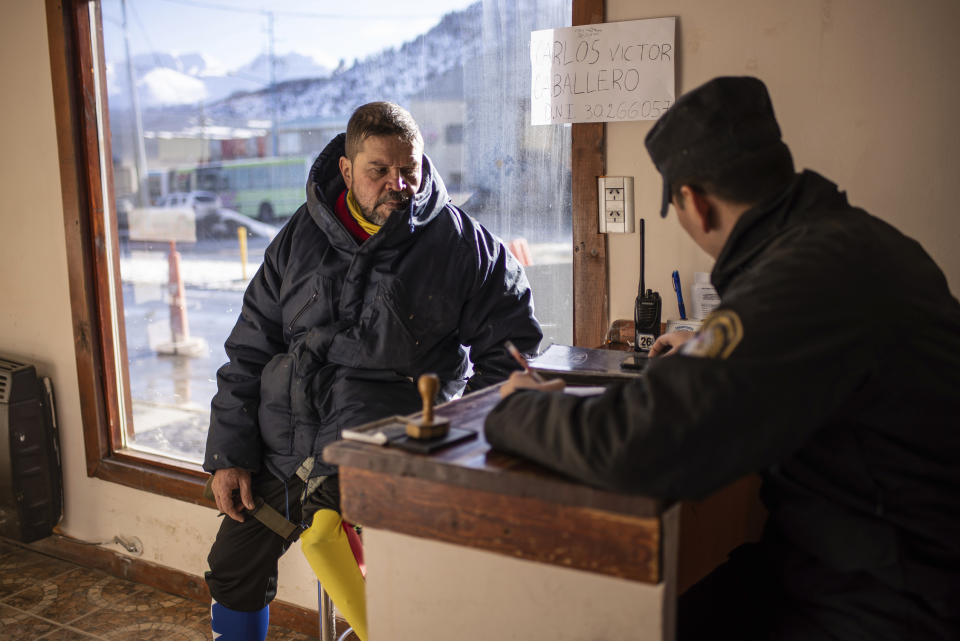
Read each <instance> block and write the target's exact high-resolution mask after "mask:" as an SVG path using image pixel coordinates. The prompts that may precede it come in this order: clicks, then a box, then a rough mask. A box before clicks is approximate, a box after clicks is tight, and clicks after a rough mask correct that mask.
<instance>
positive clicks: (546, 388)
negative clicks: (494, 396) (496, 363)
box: [500, 371, 565, 398]
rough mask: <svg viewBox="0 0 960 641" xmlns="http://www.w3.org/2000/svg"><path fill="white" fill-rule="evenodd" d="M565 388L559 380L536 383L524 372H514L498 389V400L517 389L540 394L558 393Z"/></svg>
mask: <svg viewBox="0 0 960 641" xmlns="http://www.w3.org/2000/svg"><path fill="white" fill-rule="evenodd" d="M564 387H565V385H564V382H563V381H562V380H560V379H559V378H554V379H552V380H549V381H546V382H541V383H538V382H537V381H535V380H533V377H532V376H530V375H529V374H527V373H526V372H522V371H516V372H514V373H513V374H511V375H510V378H508V379H507V382H506V383H504V384H503V386H501V387H500V398H506V397H508V396H510V395H511V394H513V393H514V392H515V391H517V390H518V389H535V390H540V391H541V392H559V391H560V390H562V389H563V388H564Z"/></svg>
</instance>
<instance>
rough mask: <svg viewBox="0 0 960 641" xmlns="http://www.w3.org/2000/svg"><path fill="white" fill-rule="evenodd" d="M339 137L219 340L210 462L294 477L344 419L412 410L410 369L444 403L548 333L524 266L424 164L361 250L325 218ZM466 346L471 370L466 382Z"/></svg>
mask: <svg viewBox="0 0 960 641" xmlns="http://www.w3.org/2000/svg"><path fill="white" fill-rule="evenodd" d="M343 154H344V135H343V134H341V135H339V136H338V137H336V138H335V139H334V140H333V141H332V142H331V143H330V144H329V145H328V146H327V148H326V149H324V151H323V153H321V154H320V156H319V157H318V158H317V160H316V162H315V163H314V165H313V168H312V169H311V171H310V176H309V180H308V184H307V202H306V204H304V205H303V206H302V207H301V208H300V209H299V210H298V211H297V213H296V214H294V216H293V217H292V218H291V219H290V221H289V222H288V223H287V225H286V226H285V227H284V228H283V229H282V230H281V232H280V233H279V234H278V235H277V237H276V238H275V239H274V240H273V242H271V243H270V246H269V247H268V248H267V250H266V254H265V256H264V261H263V265H262V266H261V268H260V270H259V271H258V272H257V274H256V275H255V276H254V278H253V280H252V281H251V283H250V286H249V287H248V288H247V291H246V294H245V295H244V301H243V309H242V312H241V314H240V318H239V320H238V321H237V324H236V326H235V327H234V329H233V331H232V332H231V334H230V337H229V338H228V339H227V342H226V351H227V355H228V357H229V358H230V362H228V363H227V364H225V365H224V366H223V367H222V368H221V369H220V371H219V372H218V373H217V380H218V391H217V394H216V396H215V397H214V399H213V402H212V407H211V417H210V430H209V433H208V435H207V448H206V456H205V460H204V469H206V470H207V471H211V472H212V471H214V470H217V469H222V468H227V467H240V468H244V469H247V470H251V471H257V470H259V469H260V467H261V465H263V464H265V465H266V466H267V468H268V469H269V470H270V471H271V472H273V473H274V474H275V475H276V476H278V477H279V478H288V477H289V476H291V475H292V474H293V472H294V471H295V470H296V468H297V467H298V466H299V465H300V463H301V462H302V461H303V460H304V459H305V458H307V457H309V456H311V455H316V456H317V457H318V465H316V466H315V467H314V473H315V474H330V473H333V472H334V471H335V468H333V467H332V466H330V465H328V464H325V463H323V462H322V460H319V459H320V452H321V451H322V448H323V446H324V445H326V444H327V443H330V442H331V441H334V440H336V439H337V438H339V434H340V431H341V430H342V429H343V428H345V427H350V426H353V425H358V424H361V423H364V422H367V421H370V420H374V419H377V418H381V417H383V416H387V415H390V414H403V413H409V412H413V411H416V410H418V409H419V408H420V396H419V394H418V392H417V388H416V379H417V377H418V376H419V375H420V374H422V373H425V372H434V373H436V374H437V375H438V376H439V377H440V381H441V392H440V397H441V398H440V399H438V400H440V401H442V400H447V399H449V398H451V397H453V396H454V395H455V394H456V393H458V392H460V391H461V390H463V388H464V386H465V385H467V387H468V388H469V389H478V388H480V387H484V386H486V385H489V384H491V383H494V382H496V381H499V380H501V379H503V378H505V377H506V376H507V375H508V374H509V372H510V371H512V370H514V369H517V365H516V363H515V362H514V361H513V360H512V359H511V358H510V356H509V355H508V354H507V352H506V350H505V349H504V348H503V343H504V341H505V340H507V339H510V340H512V341H513V342H514V343H515V344H516V345H517V346H518V347H519V348H520V349H521V350H523V351H526V352H533V351H535V350H536V348H537V345H538V344H539V342H540V339H541V337H542V333H541V331H540V326H539V324H538V323H537V321H536V320H535V319H534V317H533V302H532V298H531V292H530V289H529V286H528V284H527V279H526V276H525V275H524V273H523V270H522V268H521V267H520V265H519V264H518V263H517V261H516V260H515V259H514V258H513V256H512V255H510V253H509V252H508V251H507V250H506V248H505V247H504V246H503V244H502V243H501V242H500V241H499V240H498V239H497V238H496V237H494V236H493V235H492V234H490V232H488V231H487V230H486V229H484V228H483V227H482V226H481V225H480V224H479V223H477V221H475V220H473V219H471V218H470V217H468V216H466V215H464V213H463V212H461V211H460V210H459V209H457V208H456V207H454V206H453V205H452V204H451V203H450V202H449V198H448V197H447V192H446V189H445V187H444V186H443V182H442V181H441V179H440V177H439V175H438V174H437V173H436V172H435V171H434V170H433V168H432V166H431V164H430V161H429V159H428V158H427V157H426V156H424V158H423V179H422V184H421V186H420V190H419V191H418V193H417V194H416V196H415V197H414V199H413V203H412V205H411V208H410V211H407V212H403V213H400V212H397V213H394V214H393V215H392V216H390V218H389V219H388V220H387V222H386V224H384V226H383V227H382V228H381V230H380V231H379V232H378V233H377V234H375V235H374V236H372V237H371V238H369V239H368V240H366V241H365V242H363V243H362V244H358V243H357V241H356V240H354V238H353V237H352V236H351V235H350V234H349V232H347V230H346V229H345V228H344V227H343V225H342V224H341V223H340V221H339V219H337V217H336V214H334V213H333V203H335V202H336V199H337V197H338V196H339V195H340V194H341V193H342V192H343V190H344V189H345V188H346V186H345V185H344V182H343V179H342V178H341V176H340V171H339V169H338V160H339V158H340V157H341V156H342V155H343ZM461 345H467V346H469V347H470V359H471V361H472V362H473V367H474V373H473V376H472V377H471V378H470V380H469V381H466V372H467V371H468V365H467V358H466V352H465V350H464V349H463V348H462V347H461Z"/></svg>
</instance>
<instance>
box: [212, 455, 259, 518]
mask: <svg viewBox="0 0 960 641" xmlns="http://www.w3.org/2000/svg"><path fill="white" fill-rule="evenodd" d="M210 487H211V489H212V490H213V498H214V499H215V500H216V501H217V509H218V510H220V511H221V512H223V513H224V514H226V515H227V516H229V517H230V518H231V519H233V520H234V521H240V522H241V523H242V522H243V512H242V511H241V509H242V508H247V509H248V510H252V509H253V508H254V503H253V490H252V489H251V484H250V472H248V471H247V470H244V469H241V468H239V467H227V468H224V469H222V470H217V471H216V472H215V473H214V475H213V483H212V484H211V486H210ZM237 491H239V494H240V495H239V496H236V495H235V494H234V492H237Z"/></svg>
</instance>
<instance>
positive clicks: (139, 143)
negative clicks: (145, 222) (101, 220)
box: [120, 0, 150, 207]
mask: <svg viewBox="0 0 960 641" xmlns="http://www.w3.org/2000/svg"><path fill="white" fill-rule="evenodd" d="M120 7H121V8H122V9H123V47H124V51H125V53H126V55H127V84H129V85H130V108H131V110H133V163H134V167H135V168H136V171H137V203H138V204H139V205H140V206H141V207H148V206H149V205H150V198H149V196H150V189H149V185H148V182H147V152H146V149H144V147H143V119H142V118H141V116H140V100H139V98H138V97H137V78H136V74H135V73H134V71H133V58H131V57H130V36H129V31H128V29H127V0H120Z"/></svg>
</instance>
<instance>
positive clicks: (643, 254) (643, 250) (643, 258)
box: [637, 218, 647, 296]
mask: <svg viewBox="0 0 960 641" xmlns="http://www.w3.org/2000/svg"><path fill="white" fill-rule="evenodd" d="M646 262H647V234H646V230H645V229H644V223H643V218H641V219H640V291H638V292H637V295H638V296H643V292H645V291H646V289H645V288H646V284H645V283H644V271H645V269H644V266H645V265H646Z"/></svg>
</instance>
